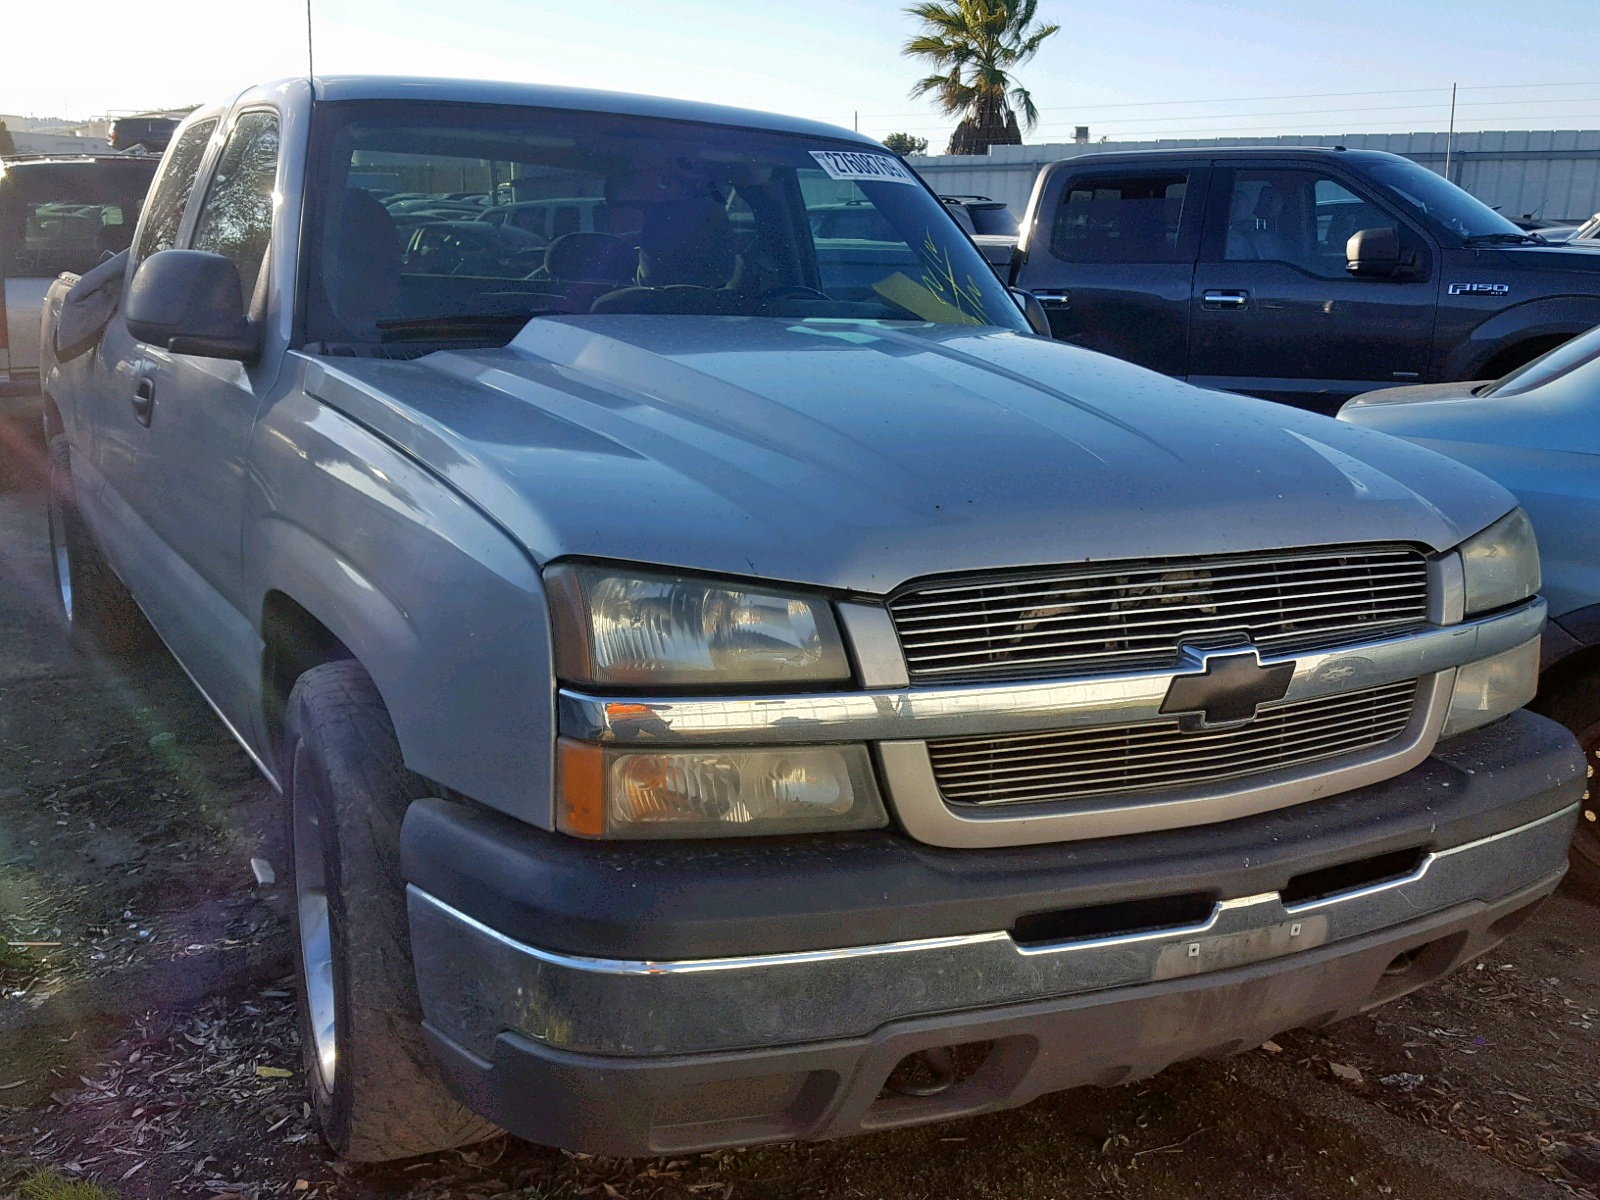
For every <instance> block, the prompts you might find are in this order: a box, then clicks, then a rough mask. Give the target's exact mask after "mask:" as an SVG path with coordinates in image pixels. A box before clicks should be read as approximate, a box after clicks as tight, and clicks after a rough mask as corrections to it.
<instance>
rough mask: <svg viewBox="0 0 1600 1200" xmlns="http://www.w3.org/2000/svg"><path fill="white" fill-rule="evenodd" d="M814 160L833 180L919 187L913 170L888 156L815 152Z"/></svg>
mask: <svg viewBox="0 0 1600 1200" xmlns="http://www.w3.org/2000/svg"><path fill="white" fill-rule="evenodd" d="M811 157H812V158H814V159H816V160H817V165H818V166H820V167H821V168H822V169H823V170H824V171H826V172H827V173H828V175H829V177H830V178H833V179H852V180H873V181H877V182H879V183H909V184H911V185H912V186H913V187H915V186H916V184H917V177H916V176H915V175H913V174H912V173H911V168H910V167H908V166H906V165H905V163H903V162H901V161H900V160H899V159H898V158H892V157H890V156H889V155H887V154H858V153H856V152H855V151H852V150H813V151H812V152H811Z"/></svg>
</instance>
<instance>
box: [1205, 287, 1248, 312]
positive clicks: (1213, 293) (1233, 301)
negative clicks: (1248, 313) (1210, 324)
mask: <svg viewBox="0 0 1600 1200" xmlns="http://www.w3.org/2000/svg"><path fill="white" fill-rule="evenodd" d="M1200 298H1201V299H1202V300H1203V301H1205V305H1206V307H1207V308H1243V307H1244V306H1245V301H1247V300H1249V299H1250V293H1249V292H1231V291H1230V292H1224V291H1218V290H1216V289H1212V290H1210V291H1207V292H1204V293H1202V294H1201V297H1200Z"/></svg>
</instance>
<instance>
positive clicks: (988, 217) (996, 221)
mask: <svg viewBox="0 0 1600 1200" xmlns="http://www.w3.org/2000/svg"><path fill="white" fill-rule="evenodd" d="M971 211H972V228H973V230H974V231H975V232H977V233H989V234H995V235H997V236H1000V237H1016V236H1017V219H1016V218H1015V217H1013V216H1012V215H1011V210H1010V209H1009V208H1004V207H1002V206H999V205H994V206H991V207H983V206H981V205H980V206H975V207H973V209H972V210H971Z"/></svg>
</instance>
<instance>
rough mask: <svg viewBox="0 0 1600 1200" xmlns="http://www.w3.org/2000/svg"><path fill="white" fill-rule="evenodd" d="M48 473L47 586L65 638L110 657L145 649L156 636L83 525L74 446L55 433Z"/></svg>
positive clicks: (122, 655) (123, 655)
mask: <svg viewBox="0 0 1600 1200" xmlns="http://www.w3.org/2000/svg"><path fill="white" fill-rule="evenodd" d="M48 469H49V485H50V496H49V501H48V505H49V515H50V581H51V583H52V584H53V585H54V590H55V594H56V606H57V611H58V612H59V614H60V616H61V621H62V624H63V625H64V626H65V627H66V631H67V637H68V638H69V639H70V640H71V642H72V644H73V645H74V646H76V647H78V648H79V649H81V650H86V651H89V652H91V653H98V654H103V655H108V656H111V657H118V658H120V657H131V656H133V655H136V654H138V653H140V652H143V651H145V650H149V649H150V648H151V647H152V646H154V644H155V631H154V630H152V629H151V628H150V624H149V622H147V621H146V620H145V619H144V614H143V613H141V612H140V611H139V606H138V605H137V604H135V603H134V602H133V597H132V596H131V595H129V594H128V589H127V588H125V587H123V586H122V581H121V580H120V579H118V578H117V576H116V573H115V572H114V571H112V569H111V564H110V563H108V562H106V560H105V556H104V555H102V554H101V553H100V548H99V547H98V546H96V545H95V543H94V537H93V535H92V534H90V532H89V528H88V526H87V525H85V524H84V521H83V516H82V514H81V513H79V511H78V505H77V500H76V497H75V495H74V492H73V488H72V447H71V445H70V444H69V443H68V441H67V439H66V438H65V437H64V436H61V435H59V434H58V435H57V436H56V437H54V438H52V439H50V446H49V455H48Z"/></svg>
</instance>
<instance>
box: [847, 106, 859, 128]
mask: <svg viewBox="0 0 1600 1200" xmlns="http://www.w3.org/2000/svg"><path fill="white" fill-rule="evenodd" d="M850 127H851V128H852V129H854V130H855V131H856V132H857V133H860V132H861V110H860V109H859V108H858V109H856V110H855V117H854V119H853V123H852V124H851V126H850Z"/></svg>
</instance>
